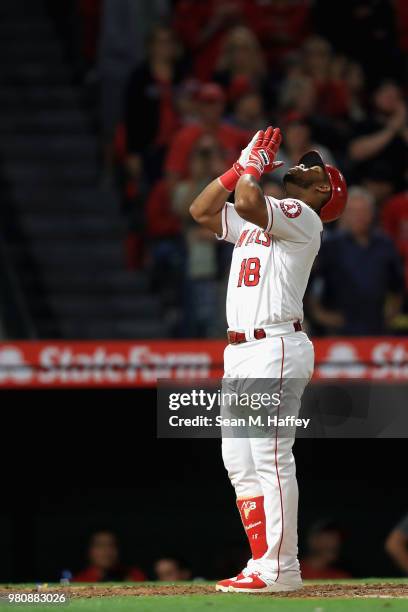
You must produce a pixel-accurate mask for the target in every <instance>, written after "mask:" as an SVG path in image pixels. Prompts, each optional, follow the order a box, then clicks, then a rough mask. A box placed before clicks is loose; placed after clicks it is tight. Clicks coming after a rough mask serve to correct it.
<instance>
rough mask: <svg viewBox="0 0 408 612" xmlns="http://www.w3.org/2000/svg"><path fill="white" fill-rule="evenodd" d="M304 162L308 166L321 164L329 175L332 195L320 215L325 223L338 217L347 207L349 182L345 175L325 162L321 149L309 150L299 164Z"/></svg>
mask: <svg viewBox="0 0 408 612" xmlns="http://www.w3.org/2000/svg"><path fill="white" fill-rule="evenodd" d="M300 164H303V165H304V166H306V168H311V167H312V166H320V167H321V168H323V169H324V171H325V172H326V174H327V176H328V177H329V181H330V185H331V195H330V198H329V200H328V201H327V202H326V204H324V206H322V207H321V209H320V211H319V215H320V218H321V220H322V221H323V222H324V223H328V222H329V221H335V220H336V219H338V218H339V217H340V215H341V213H342V212H343V210H344V209H345V207H346V202H347V184H346V181H345V180H344V176H343V175H342V173H341V172H340V170H337V168H334V167H333V166H330V165H329V164H325V163H324V161H323V159H322V156H321V155H320V153H319V151H309V152H308V153H306V154H305V155H303V157H302V158H301V159H300V160H299V165H300Z"/></svg>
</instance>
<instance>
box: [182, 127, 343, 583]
mask: <svg viewBox="0 0 408 612" xmlns="http://www.w3.org/2000/svg"><path fill="white" fill-rule="evenodd" d="M280 143H281V134H280V130H279V128H275V129H273V128H272V127H269V128H268V129H267V130H266V131H265V132H263V131H260V132H258V133H257V134H256V135H255V136H254V138H253V139H252V140H251V142H250V143H249V145H248V146H247V147H246V148H245V149H244V150H243V151H242V152H241V156H240V157H239V159H238V161H237V162H236V163H235V164H234V166H233V167H232V168H231V169H230V170H228V171H227V172H226V173H225V174H223V175H222V176H220V177H219V178H218V179H216V180H214V181H212V182H211V183H210V184H209V185H208V186H207V187H206V188H205V189H204V190H203V191H202V192H201V193H200V194H199V196H198V197H197V198H196V199H195V200H194V202H193V203H192V205H191V207H190V212H191V214H192V216H193V218H194V219H195V220H196V221H197V222H198V223H200V224H201V225H203V226H204V227H206V228H209V229H210V230H212V231H213V232H214V233H215V234H216V235H217V237H218V238H219V239H220V240H227V241H228V242H231V243H232V244H234V245H235V248H234V251H233V256H232V263H231V270H230V276H229V284H228V294H227V320H228V342H229V344H228V346H227V347H226V349H225V353H224V372H225V373H224V377H225V378H228V379H274V380H280V381H281V384H282V381H285V380H286V379H296V380H297V381H304V383H303V384H302V385H300V387H299V385H297V387H296V389H297V391H296V392H295V401H293V398H292V402H291V414H294V416H297V414H298V412H299V409H300V400H301V396H302V393H303V390H304V388H305V386H306V384H307V381H309V379H310V378H311V376H312V373H313V367H314V351H313V345H312V343H311V341H310V340H309V338H308V337H307V335H306V334H305V333H304V332H303V331H302V319H303V308H302V301H303V295H304V292H305V289H306V285H307V282H308V279H309V275H310V270H311V267H312V264H313V261H314V259H315V257H316V255H317V253H318V251H319V247H320V241H321V233H322V230H323V225H322V222H328V221H333V220H335V219H337V218H338V217H339V216H340V215H341V213H342V211H343V209H344V207H345V204H346V199H347V188H346V184H345V181H344V178H343V176H342V174H341V173H340V172H339V171H338V170H337V169H336V168H334V167H332V166H329V165H326V164H324V162H323V160H322V158H321V156H320V154H319V153H318V152H317V151H310V152H308V153H307V154H306V155H304V156H303V157H302V158H301V159H300V160H299V163H298V165H297V166H295V167H293V168H290V169H289V170H288V172H287V173H286V175H285V176H284V180H283V182H284V187H285V192H286V197H285V198H284V199H282V200H277V199H275V198H273V197H269V196H265V195H264V194H263V191H262V188H261V186H260V179H261V177H262V175H263V174H264V173H266V172H271V171H272V170H273V169H274V168H276V167H277V166H279V165H281V164H280V162H276V161H275V157H276V154H277V151H278V149H279V145H280ZM232 191H235V204H232V203H230V202H228V201H227V200H228V197H229V194H230V193H231V192H232ZM284 403H285V396H284V394H283V396H282V401H281V407H280V409H282V404H284ZM278 410H279V408H278ZM277 432H278V429H277V428H275V432H274V433H271V434H270V436H269V435H266V436H263V437H252V436H250V437H247V438H243V437H242V438H241V437H239V438H235V437H223V440H222V455H223V460H224V465H225V467H226V469H227V471H228V475H229V478H230V480H231V483H232V485H233V486H234V488H235V492H236V495H237V506H238V510H239V512H240V515H241V519H242V523H243V526H244V528H245V530H246V534H247V537H248V540H249V544H250V547H251V552H252V557H251V559H250V560H249V561H248V564H247V566H246V567H245V568H244V569H243V570H242V571H241V573H240V574H238V575H237V576H235V577H233V578H230V579H226V580H221V582H218V583H217V585H216V589H217V590H219V591H230V592H231V591H233V592H244V593H258V592H279V591H293V590H296V589H299V588H300V587H301V586H302V582H301V576H300V571H299V562H298V559H297V552H298V550H297V506H298V488H297V481H296V472H295V462H294V458H293V454H292V446H293V436H291V437H280V436H278V433H277Z"/></svg>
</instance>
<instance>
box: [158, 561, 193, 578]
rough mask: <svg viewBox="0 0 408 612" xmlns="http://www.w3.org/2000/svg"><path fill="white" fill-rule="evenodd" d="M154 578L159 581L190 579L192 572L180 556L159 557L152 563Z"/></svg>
mask: <svg viewBox="0 0 408 612" xmlns="http://www.w3.org/2000/svg"><path fill="white" fill-rule="evenodd" d="M154 573H155V576H156V580H159V581H160V582H179V581H180V580H191V576H192V572H191V569H190V568H189V567H188V564H187V563H186V562H185V561H184V560H183V559H181V558H180V557H172V556H170V557H161V558H160V559H157V561H155V563H154Z"/></svg>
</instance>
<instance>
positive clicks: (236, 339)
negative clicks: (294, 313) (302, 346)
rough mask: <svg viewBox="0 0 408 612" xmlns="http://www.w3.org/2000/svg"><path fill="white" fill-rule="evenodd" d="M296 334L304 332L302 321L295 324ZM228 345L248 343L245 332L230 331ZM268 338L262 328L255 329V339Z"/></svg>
mask: <svg viewBox="0 0 408 612" xmlns="http://www.w3.org/2000/svg"><path fill="white" fill-rule="evenodd" d="M293 329H294V330H295V332H298V331H302V324H301V322H300V321H295V322H294V324H293ZM227 338H228V344H242V343H243V342H247V339H246V338H245V332H237V331H228V332H227ZM263 338H266V331H265V330H264V329H262V328H258V329H254V339H255V340H262V339H263Z"/></svg>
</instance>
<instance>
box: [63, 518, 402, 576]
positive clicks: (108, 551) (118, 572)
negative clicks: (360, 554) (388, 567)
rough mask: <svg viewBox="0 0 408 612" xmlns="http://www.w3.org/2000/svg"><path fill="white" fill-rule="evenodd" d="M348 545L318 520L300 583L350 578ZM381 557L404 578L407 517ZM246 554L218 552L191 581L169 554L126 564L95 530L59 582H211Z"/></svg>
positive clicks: (184, 564) (115, 542) (117, 546)
mask: <svg viewBox="0 0 408 612" xmlns="http://www.w3.org/2000/svg"><path fill="white" fill-rule="evenodd" d="M351 540H352V537H351V534H350V532H349V531H348V530H347V529H346V528H345V527H344V525H342V524H340V523H339V522H337V521H336V520H333V519H320V520H318V521H316V522H315V523H314V524H312V525H311V526H310V527H309V529H308V531H307V533H306V538H305V542H304V544H303V546H302V550H301V555H300V568H301V572H302V577H303V579H304V580H347V579H348V578H352V577H353V576H354V577H355V576H356V568H354V567H353V559H352V556H351V555H350V550H349V545H350V542H351ZM384 552H385V553H386V554H388V555H389V557H390V558H391V560H392V561H393V564H394V566H395V569H396V570H399V571H400V572H401V573H402V574H403V575H408V515H407V516H405V517H404V518H403V519H402V520H401V521H400V522H399V523H398V524H397V525H396V526H395V527H394V528H393V529H392V530H391V532H390V533H389V535H388V537H387V538H386V541H385V543H384ZM248 554H249V553H248V550H247V548H246V547H245V546H240V545H239V546H238V545H237V546H233V545H232V546H230V548H229V549H228V548H227V549H225V550H223V551H218V556H217V557H215V558H214V559H213V560H212V562H210V563H209V564H208V567H207V568H206V569H205V572H204V573H205V575H204V576H198V575H196V574H195V573H194V569H193V567H192V566H191V564H190V563H189V562H188V561H187V560H186V559H184V558H182V557H180V556H178V555H177V554H174V552H171V551H166V553H165V554H163V555H162V556H159V557H158V558H157V559H155V560H153V562H152V563H150V564H149V566H146V563H145V562H143V563H142V564H141V566H139V565H132V564H126V563H125V562H124V561H123V556H124V555H123V552H122V550H121V543H120V541H119V539H118V536H117V535H116V533H115V532H114V531H112V530H110V529H101V530H98V531H95V532H94V533H92V534H91V537H90V539H89V541H88V543H87V547H86V550H85V565H84V567H83V569H82V570H80V571H78V572H75V573H74V574H72V573H71V571H69V570H64V571H63V572H62V579H63V580H68V581H72V582H85V583H92V582H145V581H146V580H156V581H159V582H179V581H189V580H192V579H195V580H198V579H203V578H204V579H214V578H220V577H221V576H234V575H236V574H237V573H238V572H240V571H241V569H242V567H243V566H245V564H246V562H247V558H248ZM361 571H364V568H361V569H360V572H361ZM358 573H359V572H358V570H357V575H358Z"/></svg>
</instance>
